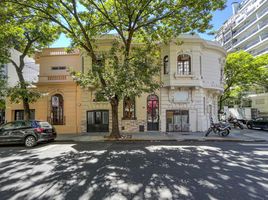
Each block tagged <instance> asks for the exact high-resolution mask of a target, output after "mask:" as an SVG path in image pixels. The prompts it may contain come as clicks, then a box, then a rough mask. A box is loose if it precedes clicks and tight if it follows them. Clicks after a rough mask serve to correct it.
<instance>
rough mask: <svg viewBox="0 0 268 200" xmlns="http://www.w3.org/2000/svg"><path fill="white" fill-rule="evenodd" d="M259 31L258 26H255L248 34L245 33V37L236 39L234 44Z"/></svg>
mask: <svg viewBox="0 0 268 200" xmlns="http://www.w3.org/2000/svg"><path fill="white" fill-rule="evenodd" d="M257 31H258V27H256V28H255V29H254V30H253V31H251V32H250V33H249V34H247V35H245V36H244V37H241V38H240V39H239V40H237V41H235V42H234V43H233V45H236V44H238V43H240V42H242V41H243V40H245V39H246V38H248V37H250V36H251V35H252V34H254V33H255V32H257Z"/></svg>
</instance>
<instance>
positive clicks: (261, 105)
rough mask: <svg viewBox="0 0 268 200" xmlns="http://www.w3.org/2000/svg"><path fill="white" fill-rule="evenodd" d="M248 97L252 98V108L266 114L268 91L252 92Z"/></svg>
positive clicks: (267, 111) (267, 112)
mask: <svg viewBox="0 0 268 200" xmlns="http://www.w3.org/2000/svg"><path fill="white" fill-rule="evenodd" d="M249 98H250V99H251V100H252V105H251V107H252V108H256V109H258V110H259V112H260V113H259V114H260V115H263V116H265V115H266V116H267V115H268V93H262V94H252V95H249Z"/></svg>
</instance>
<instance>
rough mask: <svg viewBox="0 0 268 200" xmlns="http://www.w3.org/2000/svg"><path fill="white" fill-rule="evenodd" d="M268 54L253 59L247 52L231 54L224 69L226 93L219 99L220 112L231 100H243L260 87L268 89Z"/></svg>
mask: <svg viewBox="0 0 268 200" xmlns="http://www.w3.org/2000/svg"><path fill="white" fill-rule="evenodd" d="M267 66H268V54H265V55H262V56H258V57H253V56H252V55H251V54H250V53H247V52H245V51H238V52H234V53H230V54H228V56H227V59H226V64H225V68H224V78H225V85H224V92H223V95H222V96H221V97H220V99H219V112H220V111H221V110H222V107H223V105H224V104H225V105H228V101H230V100H231V99H239V101H241V99H242V98H243V95H244V96H245V94H247V93H248V92H250V91H251V90H252V89H253V87H254V90H255V89H257V88H259V87H266V88H267V87H268V68H267Z"/></svg>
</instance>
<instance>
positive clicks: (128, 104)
mask: <svg viewBox="0 0 268 200" xmlns="http://www.w3.org/2000/svg"><path fill="white" fill-rule="evenodd" d="M123 119H135V98H130V97H125V98H124V101H123Z"/></svg>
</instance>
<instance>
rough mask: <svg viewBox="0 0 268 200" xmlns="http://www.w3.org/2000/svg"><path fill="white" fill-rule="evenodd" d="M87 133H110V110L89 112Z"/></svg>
mask: <svg viewBox="0 0 268 200" xmlns="http://www.w3.org/2000/svg"><path fill="white" fill-rule="evenodd" d="M87 132H109V111H108V110H93V111H88V112H87Z"/></svg>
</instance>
